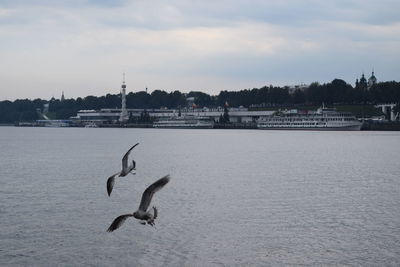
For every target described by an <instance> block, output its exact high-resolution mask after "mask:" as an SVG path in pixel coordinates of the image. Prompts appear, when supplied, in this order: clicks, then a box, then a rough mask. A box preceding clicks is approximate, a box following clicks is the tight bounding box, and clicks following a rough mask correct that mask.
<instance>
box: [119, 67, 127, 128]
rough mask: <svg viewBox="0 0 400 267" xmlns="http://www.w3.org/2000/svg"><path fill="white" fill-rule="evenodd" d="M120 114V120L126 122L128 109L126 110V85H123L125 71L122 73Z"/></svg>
mask: <svg viewBox="0 0 400 267" xmlns="http://www.w3.org/2000/svg"><path fill="white" fill-rule="evenodd" d="M121 100H122V105H121V115H120V116H119V121H120V122H126V121H127V120H128V111H127V110H126V85H125V73H124V74H123V80H122V86H121Z"/></svg>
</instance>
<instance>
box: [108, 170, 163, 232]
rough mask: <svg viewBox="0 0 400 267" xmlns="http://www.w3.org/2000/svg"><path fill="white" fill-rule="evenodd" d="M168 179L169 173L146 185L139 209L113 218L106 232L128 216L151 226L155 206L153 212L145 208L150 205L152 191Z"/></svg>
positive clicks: (155, 210) (154, 217)
mask: <svg viewBox="0 0 400 267" xmlns="http://www.w3.org/2000/svg"><path fill="white" fill-rule="evenodd" d="M169 180H170V177H169V175H166V176H164V177H162V178H160V179H159V180H157V181H156V182H154V183H153V184H152V185H150V186H149V187H147V189H146V190H145V191H144V192H143V195H142V200H141V201H140V205H139V209H138V210H137V211H135V212H134V213H129V214H124V215H121V216H118V217H117V218H115V220H114V221H113V222H112V224H111V225H110V227H109V228H108V229H107V232H112V231H114V230H117V229H118V228H119V227H120V226H121V225H122V224H123V223H124V222H125V220H126V219H128V218H129V217H134V218H136V219H138V220H141V223H142V224H146V223H148V224H150V225H151V226H154V220H155V219H156V218H157V213H158V212H157V208H156V207H153V214H152V213H150V212H148V211H147V209H148V208H149V206H150V202H151V199H152V198H153V195H154V193H155V192H157V191H158V190H160V189H161V188H163V187H164V186H165V185H166V184H167V183H168V182H169Z"/></svg>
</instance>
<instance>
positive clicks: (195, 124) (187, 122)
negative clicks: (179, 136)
mask: <svg viewBox="0 0 400 267" xmlns="http://www.w3.org/2000/svg"><path fill="white" fill-rule="evenodd" d="M153 127H154V128H183V129H211V128H213V127H214V122H213V121H211V120H210V119H208V118H202V117H194V116H184V117H171V118H166V119H159V120H157V121H155V122H154V123H153Z"/></svg>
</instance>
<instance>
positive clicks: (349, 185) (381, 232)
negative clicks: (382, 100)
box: [0, 127, 400, 266]
mask: <svg viewBox="0 0 400 267" xmlns="http://www.w3.org/2000/svg"><path fill="white" fill-rule="evenodd" d="M136 142H140V145H139V146H138V147H137V148H135V150H134V151H132V154H131V155H132V157H133V158H134V159H135V161H136V163H137V174H136V175H135V176H132V175H129V176H127V177H125V178H119V180H118V181H117V182H116V184H115V187H114V190H113V194H112V195H111V197H108V196H107V192H106V179H107V177H109V175H111V174H113V173H115V172H116V171H118V170H119V169H120V164H121V157H122V155H123V153H124V152H125V151H126V149H127V148H129V147H130V146H131V145H132V144H134V143H136ZM0 147H1V151H2V152H1V153H0V215H1V220H0V227H1V229H2V231H1V232H0V240H1V242H0V252H1V253H0V265H2V266H4V265H7V266H10V265H34V266H55V265H95V266H110V265H111V266H112V265H114V266H115V265H131V266H133V265H143V266H180V265H184V266H214V265H215V266H218V265H225V266H243V265H264V266H265V265H294V264H305V265H362V266H365V265H374V266H379V265H399V264H400V257H399V255H400V181H399V179H398V172H399V170H400V162H399V156H400V153H399V152H400V133H393V132H391V133H386V132H380V133H376V132H297V131H288V132H286V131H257V130H249V131H247V130H240V131H238V130H236V131H235V130H220V131H219V130H167V129H165V130H157V129H72V128H68V129H59V128H51V129H49V128H14V127H1V128H0ZM168 173H169V174H171V182H170V183H169V184H168V185H166V186H165V188H163V190H161V191H159V192H158V193H157V194H155V196H154V198H153V203H152V205H153V204H154V205H155V206H157V207H158V209H159V217H158V219H157V220H156V226H155V227H154V228H152V227H149V226H142V225H140V224H139V223H138V222H137V221H136V220H133V219H129V220H127V221H126V223H125V224H124V225H123V226H122V227H121V228H120V229H118V230H117V231H115V232H113V233H111V234H110V233H106V229H107V228H108V226H109V225H110V223H111V222H112V220H113V219H114V218H115V217H116V216H118V215H120V214H124V213H128V212H133V211H134V210H136V209H137V208H138V205H139V202H140V198H141V194H142V192H143V190H144V189H145V188H146V187H147V186H148V185H150V184H151V183H152V182H154V181H155V180H156V179H158V178H160V177H162V176H163V175H165V174H168Z"/></svg>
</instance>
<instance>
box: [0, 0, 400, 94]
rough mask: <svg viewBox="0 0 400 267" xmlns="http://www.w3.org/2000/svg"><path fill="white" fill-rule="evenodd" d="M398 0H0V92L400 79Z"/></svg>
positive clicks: (215, 89) (213, 89)
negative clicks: (123, 81)
mask: <svg viewBox="0 0 400 267" xmlns="http://www.w3.org/2000/svg"><path fill="white" fill-rule="evenodd" d="M399 10H400V1H398V0H379V1H377V0H347V1H345V0H331V1H325V0H324V1H322V0H321V1H319V0H308V1H307V0H304V1H300V0H280V1H272V0H271V1H269V0H264V1H261V0H259V1H257V0H252V1H248V0H237V1H234V0H232V1H218V0H213V1H208V0H201V1H200V0H192V1H188V0H187V1H185V0H170V1H161V0H159V1H158V0H156V1H152V0H143V1H128V0H126V1H125V0H114V1H111V0H99V1H95V0H58V1H57V0H0V48H1V49H0V100H4V99H9V100H14V99H16V98H31V99H33V98H43V99H49V98H51V97H52V96H54V97H56V98H59V97H60V96H61V92H62V91H64V93H65V96H66V98H70V97H73V98H76V97H78V96H80V97H84V96H87V95H97V96H100V95H105V94H107V93H114V94H115V93H118V92H119V88H120V85H121V81H122V73H123V72H125V73H126V82H127V89H128V91H140V90H143V89H144V88H145V87H146V86H147V87H148V88H149V90H150V91H152V90H154V89H162V90H166V91H173V90H180V91H182V92H189V91H191V90H199V91H203V92H207V93H210V94H217V93H219V91H221V90H241V89H246V88H254V87H256V88H259V87H262V86H264V85H270V84H272V85H279V86H283V85H294V84H300V83H306V84H309V83H311V82H314V81H318V82H320V83H325V82H330V81H332V80H333V79H334V78H340V79H344V80H345V81H346V82H348V83H351V84H353V85H354V82H355V79H356V78H358V77H360V76H361V74H362V73H363V72H364V73H365V74H366V76H368V77H369V76H370V74H371V71H372V69H373V68H374V70H375V75H376V77H377V79H378V81H388V80H396V81H400V63H399V62H400V15H399Z"/></svg>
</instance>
